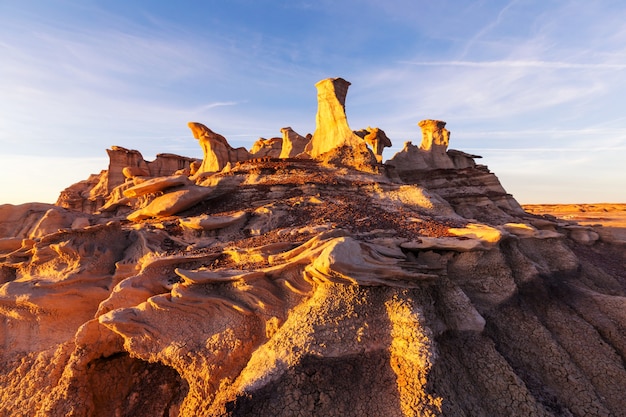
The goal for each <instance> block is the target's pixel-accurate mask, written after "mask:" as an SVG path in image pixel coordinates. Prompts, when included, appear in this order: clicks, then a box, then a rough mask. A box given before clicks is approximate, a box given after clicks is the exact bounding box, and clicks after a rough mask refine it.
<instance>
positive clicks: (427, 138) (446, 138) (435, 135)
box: [418, 119, 454, 168]
mask: <svg viewBox="0 0 626 417" xmlns="http://www.w3.org/2000/svg"><path fill="white" fill-rule="evenodd" d="M418 126H419V127H421V128H422V143H421V144H420V149H421V150H424V151H427V152H429V153H428V156H429V158H428V159H429V163H430V164H431V167H432V168H454V164H453V163H452V160H451V159H450V157H449V156H448V154H447V153H446V151H447V150H448V144H449V143H450V132H449V131H448V130H447V129H446V128H445V126H446V122H443V121H441V120H432V119H426V120H422V121H421V122H419V123H418Z"/></svg>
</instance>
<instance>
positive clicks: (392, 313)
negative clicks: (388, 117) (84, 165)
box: [0, 79, 626, 417]
mask: <svg viewBox="0 0 626 417" xmlns="http://www.w3.org/2000/svg"><path fill="white" fill-rule="evenodd" d="M334 81H336V79H334ZM344 84H345V83H342V82H339V84H337V83H336V82H335V84H333V85H335V87H337V85H339V86H341V85H344ZM342 91H343V90H341V91H339V90H337V89H335V90H334V93H333V94H335V93H337V94H336V95H335V96H334V97H331V98H330V99H331V100H332V101H333V103H334V104H337V103H340V104H341V105H343V103H344V101H343V99H345V94H344V95H341V94H340V93H342ZM346 91H347V86H346ZM343 92H344V93H345V91H343ZM322 96H323V97H322V98H324V97H326V96H325V95H323V94H322ZM337 96H338V97H337ZM338 98H339V99H341V100H338V101H337V99H338ZM333 108H335V109H338V107H337V106H334V107H333ZM339 110H340V111H339V114H343V107H341V109H339ZM442 123H443V122H440V121H432V120H427V121H426V122H425V123H422V124H421V125H422V127H426V128H428V129H430V130H428V129H425V130H424V131H428V132H430V133H429V134H430V135H431V136H430V137H431V138H434V139H436V140H435V141H434V142H433V146H431V150H428V149H426V148H428V146H423V147H422V148H419V149H418V148H416V149H413V148H411V147H406V150H405V151H404V152H405V153H404V154H402V155H400V156H398V157H397V158H396V157H394V158H393V160H394V161H395V162H398V161H402V163H401V164H397V163H396V164H393V163H386V164H381V163H380V162H379V161H378V159H377V158H376V155H377V153H376V152H372V151H371V150H369V149H368V148H367V147H366V146H367V142H366V141H365V140H362V139H360V137H359V136H357V135H355V137H357V138H358V140H357V141H355V142H354V143H352V142H351V141H352V139H353V138H352V137H350V138H349V139H348V140H347V141H346V140H345V139H346V138H345V137H343V136H341V135H340V136H339V139H338V140H336V141H329V142H326V141H321V142H318V143H323V144H324V146H325V147H326V146H327V147H328V149H326V150H325V152H319V153H314V156H313V157H312V155H310V154H308V155H306V154H302V153H298V154H297V155H296V156H295V157H294V156H293V155H291V153H292V151H291V150H290V151H289V152H288V155H291V156H289V157H283V158H280V157H278V158H276V157H275V156H267V155H266V156H263V157H254V156H250V155H248V154H244V153H243V152H238V151H236V150H234V148H232V147H230V145H228V143H227V141H226V139H225V138H223V137H222V136H220V135H219V134H216V133H214V132H210V133H209V132H208V128H206V127H205V129H206V131H205V130H202V129H201V128H199V127H198V126H195V125H194V126H195V127H197V128H198V129H200V130H201V131H202V132H204V133H203V134H202V135H198V136H199V137H200V139H199V140H201V141H204V143H201V145H202V146H203V148H204V149H205V151H206V153H205V159H204V161H203V165H202V166H204V168H199V169H200V172H199V173H198V172H194V169H193V166H192V165H193V162H192V163H190V164H189V166H186V164H187V162H189V160H188V159H179V161H183V162H181V164H183V165H185V167H184V168H183V169H182V171H181V170H176V171H175V172H171V173H169V174H164V173H161V174H159V175H150V176H137V175H129V176H128V177H126V179H125V180H124V181H123V182H122V183H121V184H118V185H116V186H114V187H113V188H111V189H110V190H109V191H106V187H103V186H102V185H103V183H102V182H96V181H88V182H84V183H81V184H80V185H77V186H75V187H74V188H72V187H70V188H69V189H72V190H80V192H77V193H76V194H73V195H74V197H75V198H76V199H75V200H72V201H74V203H75V205H76V209H74V210H71V209H69V208H66V207H59V206H51V205H45V204H38V203H33V204H28V205H22V206H11V205H4V206H0V315H1V316H2V321H0V340H1V342H2V347H3V349H2V351H0V403H1V404H2V407H1V408H0V416H26V415H28V416H31V415H34V416H68V415H71V416H111V415H119V416H154V415H166V416H177V415H180V416H249V415H258V416H293V415H303V416H317V415H328V416H334V415H337V416H380V415H385V416H423V415H427V416H459V417H460V416H504V415H506V416H527V415H532V416H590V415H593V416H619V415H623V410H625V409H626V400H625V397H624V395H623V387H624V386H626V367H625V366H624V363H626V315H625V314H624V311H625V308H626V302H625V300H626V273H625V271H626V249H625V248H626V245H625V244H624V243H623V242H621V241H619V240H618V239H615V238H611V237H610V236H609V235H608V234H604V233H602V232H600V229H602V227H600V226H587V225H582V224H579V223H576V222H573V221H571V220H567V219H559V218H557V217H554V216H546V215H541V214H535V213H531V212H529V211H530V209H529V208H526V209H527V210H529V211H524V210H523V209H522V208H521V207H520V206H519V204H517V202H516V201H515V200H514V198H513V197H512V196H510V195H509V194H507V193H506V191H505V190H504V189H503V188H502V186H501V185H500V183H499V181H498V179H497V177H496V176H495V175H494V174H493V173H491V172H489V170H488V169H487V168H486V167H484V166H480V165H476V164H474V163H473V159H474V158H475V156H473V155H469V154H465V153H463V152H460V151H456V152H452V153H451V152H450V151H447V150H446V147H447V145H448V140H449V132H448V133H446V132H447V130H446V131H445V132H444V130H445V129H443V125H442ZM341 126H342V128H341V129H342V131H343V130H345V129H344V127H347V124H346V123H344V121H343V119H342V121H341ZM431 128H432V129H431ZM325 129H326V131H333V129H332V126H325V127H323V128H322V130H321V131H322V132H323V131H325ZM442 129H443V130H442ZM283 133H285V137H288V140H292V141H293V143H292V144H290V145H289V146H290V148H289V149H295V148H296V147H297V146H301V145H302V142H303V138H304V137H302V136H299V135H297V134H295V132H293V131H292V130H291V129H286V130H285V131H284V132H283ZM316 133H319V132H318V131H316ZM289 135H290V136H289ZM366 136H367V135H364V137H366ZM426 136H428V135H426ZM381 137H382V136H381ZM222 139H223V140H222ZM370 139H372V138H371V137H370ZM317 140H318V141H319V140H321V138H320V137H319V136H318V138H317ZM278 143H279V141H277V140H274V141H272V143H271V144H270V145H271V146H270V147H269V148H271V149H272V154H273V155H276V154H278V148H277V146H278ZM261 145H263V146H261ZM265 145H266V144H264V143H261V144H260V145H259V149H263V148H264V147H266V146H265ZM296 145H297V146H296ZM315 146H317V145H315ZM315 146H314V147H313V148H314V149H315ZM320 146H321V145H320ZM269 148H268V149H269ZM318 149H321V148H318ZM222 151H223V152H222ZM246 152H247V151H246ZM294 152H295V151H294ZM428 152H437V155H431V154H429V153H428ZM117 154H118V153H117V152H114V153H113V155H117ZM281 154H282V152H281ZM128 155H131V156H133V158H134V157H136V156H137V155H136V154H135V153H133V152H129V153H128ZM238 155H239V156H238ZM241 155H244V157H241V158H240V156H241ZM181 158H182V157H181ZM446 158H448V159H446ZM137 160H138V159H137ZM137 160H136V159H133V161H135V162H136V161H137ZM185 161H186V162H185ZM207 161H208V163H207ZM424 161H430V162H428V163H424V164H422V162H424ZM437 161H438V162H437ZM442 161H443V162H442ZM448 162H450V163H451V164H452V165H449V164H448ZM212 163H217V164H218V167H217V168H215V167H212V168H210V169H209V168H207V166H208V165H209V164H212ZM414 163H417V165H414ZM429 164H430V165H429ZM433 164H434V165H433ZM440 164H444V165H445V166H443V165H440ZM220 165H221V166H220ZM115 167H116V168H115V169H116V170H117V169H118V168H119V164H115ZM141 167H143V165H142V164H140V166H139V168H141ZM170 168H171V167H170ZM130 171H133V170H126V172H127V173H129V174H132V172H130ZM133 172H135V173H136V172H138V171H133ZM99 178H100V179H111V178H114V176H112V175H110V173H109V172H107V171H103V173H101V174H100V176H99ZM98 184H100V185H98ZM90 187H92V188H90ZM94 196H97V201H96V199H92V198H95V197H94ZM81 199H82V200H81ZM63 201H68V200H63ZM586 213H589V211H586Z"/></svg>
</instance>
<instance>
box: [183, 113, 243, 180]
mask: <svg viewBox="0 0 626 417" xmlns="http://www.w3.org/2000/svg"><path fill="white" fill-rule="evenodd" d="M187 125H188V126H189V129H191V133H192V134H193V137H194V138H196V139H198V142H200V147H201V148H202V151H203V152H204V159H203V160H202V165H201V166H200V168H199V169H198V171H197V172H196V175H199V174H202V173H205V172H219V171H221V170H222V169H224V167H225V166H226V165H227V164H229V163H230V164H234V163H236V162H239V161H245V160H248V159H250V158H251V156H250V153H249V152H248V151H247V150H246V149H245V148H233V147H232V146H230V145H229V144H228V141H227V140H226V138H225V137H224V136H222V135H220V134H218V133H215V132H213V131H212V130H211V129H209V128H208V127H206V126H205V125H203V124H202V123H196V122H189V123H188V124H187Z"/></svg>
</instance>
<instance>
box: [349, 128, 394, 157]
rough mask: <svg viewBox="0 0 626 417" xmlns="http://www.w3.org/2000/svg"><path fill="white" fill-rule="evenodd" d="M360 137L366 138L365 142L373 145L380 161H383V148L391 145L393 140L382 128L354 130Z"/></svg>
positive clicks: (373, 149)
mask: <svg viewBox="0 0 626 417" xmlns="http://www.w3.org/2000/svg"><path fill="white" fill-rule="evenodd" d="M354 133H355V134H356V135H357V136H358V137H360V138H362V139H363V140H365V143H367V144H368V145H370V146H371V147H372V151H374V154H375V155H376V160H377V161H378V162H382V161H383V150H384V149H385V148H388V147H390V146H391V140H390V139H389V138H388V137H387V135H386V134H385V132H384V131H383V130H382V129H379V128H377V127H374V128H372V127H368V128H367V129H361V130H359V131H356V132H354Z"/></svg>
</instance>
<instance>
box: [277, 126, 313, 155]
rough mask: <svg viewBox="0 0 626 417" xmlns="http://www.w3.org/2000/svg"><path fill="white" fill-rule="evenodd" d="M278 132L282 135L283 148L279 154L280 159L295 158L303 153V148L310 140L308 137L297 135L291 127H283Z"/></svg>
mask: <svg viewBox="0 0 626 417" xmlns="http://www.w3.org/2000/svg"><path fill="white" fill-rule="evenodd" d="M280 131H281V132H282V134H283V148H282V151H281V153H280V157H281V158H295V157H296V156H298V155H299V154H301V153H302V152H304V148H305V147H306V145H307V143H309V141H310V140H311V138H310V137H304V136H302V135H299V134H298V133H296V132H295V131H294V130H293V129H292V128H291V127H283V128H282V129H280ZM309 136H310V135H309Z"/></svg>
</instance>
